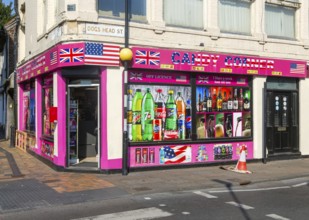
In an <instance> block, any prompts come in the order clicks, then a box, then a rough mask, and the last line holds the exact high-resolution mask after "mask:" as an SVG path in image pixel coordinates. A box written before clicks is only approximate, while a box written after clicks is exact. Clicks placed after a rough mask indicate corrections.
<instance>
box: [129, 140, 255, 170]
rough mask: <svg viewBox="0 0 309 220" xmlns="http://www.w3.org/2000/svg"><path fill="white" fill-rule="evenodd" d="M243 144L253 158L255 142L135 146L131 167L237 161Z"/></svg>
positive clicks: (250, 157)
mask: <svg viewBox="0 0 309 220" xmlns="http://www.w3.org/2000/svg"><path fill="white" fill-rule="evenodd" d="M243 146H245V147H246V148H247V151H246V158H247V159H253V142H241V141H240V142H226V143H215V144H214V143H211V144H192V145H181V144H180V145H162V146H139V147H134V146H133V147H130V167H149V166H167V165H182V164H197V163H208V162H220V161H237V160H238V159H239V156H240V149H241V148H242V147H243Z"/></svg>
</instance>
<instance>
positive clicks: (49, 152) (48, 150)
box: [41, 141, 54, 159]
mask: <svg viewBox="0 0 309 220" xmlns="http://www.w3.org/2000/svg"><path fill="white" fill-rule="evenodd" d="M41 152H42V155H44V156H45V157H47V158H49V159H52V158H53V157H54V143H52V142H49V141H42V147H41Z"/></svg>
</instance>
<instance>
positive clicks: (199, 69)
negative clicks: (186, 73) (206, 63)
mask: <svg viewBox="0 0 309 220" xmlns="http://www.w3.org/2000/svg"><path fill="white" fill-rule="evenodd" d="M192 70H193V71H204V70H205V68H204V67H203V66H192Z"/></svg>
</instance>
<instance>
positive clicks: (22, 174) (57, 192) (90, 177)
mask: <svg viewBox="0 0 309 220" xmlns="http://www.w3.org/2000/svg"><path fill="white" fill-rule="evenodd" d="M235 165H236V163H235ZM227 166H228V165H227ZM229 166H230V165H229ZM225 167H226V166H225ZM247 167H248V170H250V171H251V172H252V174H240V173H235V172H232V171H228V170H224V169H222V165H221V166H220V165H214V166H203V167H188V168H184V167H182V168H173V169H160V168H158V169H157V170H143V171H134V172H130V173H129V174H128V175H127V176H123V175H122V174H121V173H115V174H103V173H77V172H59V171H55V170H54V169H52V168H51V167H49V166H48V165H46V164H45V163H43V162H42V161H40V160H39V159H37V158H36V157H34V156H32V155H31V154H29V153H27V152H24V151H22V150H20V149H18V148H12V147H9V141H0V214H1V213H10V212H16V211H23V210H29V209H34V208H38V207H46V205H48V206H57V205H66V204H76V203H84V202H88V201H98V200H103V199H110V198H118V197H121V196H130V195H142V194H153V193H161V192H176V191H185V190H194V189H210V188H220V187H221V188H222V187H230V186H238V187H246V186H248V184H249V185H252V184H263V183H267V182H271V181H284V180H289V179H295V178H308V177H309V169H308V168H309V158H300V159H290V160H276V161H269V162H267V163H266V164H263V163H262V162H260V161H254V162H248V163H247Z"/></svg>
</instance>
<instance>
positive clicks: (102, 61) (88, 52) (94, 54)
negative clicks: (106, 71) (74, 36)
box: [85, 42, 120, 66]
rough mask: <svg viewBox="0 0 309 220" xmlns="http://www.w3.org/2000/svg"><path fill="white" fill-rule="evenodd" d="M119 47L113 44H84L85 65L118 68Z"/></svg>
mask: <svg viewBox="0 0 309 220" xmlns="http://www.w3.org/2000/svg"><path fill="white" fill-rule="evenodd" d="M119 52H120V46H118V45H113V44H105V43H104V44H103V43H94V42H86V43H85V64H91V65H105V66H119Z"/></svg>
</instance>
